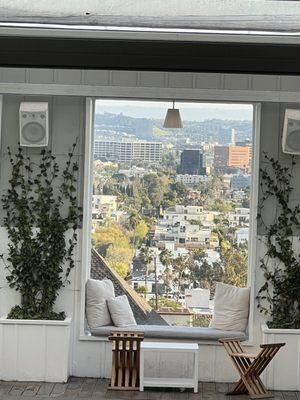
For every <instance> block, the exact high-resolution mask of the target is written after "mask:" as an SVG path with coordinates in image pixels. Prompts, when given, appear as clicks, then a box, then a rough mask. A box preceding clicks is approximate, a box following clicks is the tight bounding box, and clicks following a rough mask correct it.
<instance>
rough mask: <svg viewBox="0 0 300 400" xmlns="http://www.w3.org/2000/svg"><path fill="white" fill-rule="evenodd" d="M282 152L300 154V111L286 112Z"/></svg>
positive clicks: (291, 110)
mask: <svg viewBox="0 0 300 400" xmlns="http://www.w3.org/2000/svg"><path fill="white" fill-rule="evenodd" d="M282 151H283V152H284V153H287V154H300V110H293V109H286V110H285V115H284V123H283V132H282Z"/></svg>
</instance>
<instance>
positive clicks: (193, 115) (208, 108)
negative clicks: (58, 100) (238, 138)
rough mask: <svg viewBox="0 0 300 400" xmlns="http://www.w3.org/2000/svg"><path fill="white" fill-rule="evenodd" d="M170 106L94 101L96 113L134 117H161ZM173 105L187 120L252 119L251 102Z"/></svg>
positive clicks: (133, 102)
mask: <svg viewBox="0 0 300 400" xmlns="http://www.w3.org/2000/svg"><path fill="white" fill-rule="evenodd" d="M170 107H172V102H171V101H170V102H169V101H168V102H167V101H163V102H162V101H128V100H97V101H96V112H97V113H100V114H103V113H104V112H110V113H115V114H119V113H123V114H124V115H127V116H130V117H135V118H159V119H163V118H164V117H165V114H166V110H167V109H168V108H170ZM175 107H176V108H179V109H180V114H181V118H182V119H183V120H189V121H203V120H205V119H212V118H217V119H233V120H252V113H253V107H252V105H251V104H232V103H231V104H228V103H227V104H223V103H190V102H178V103H177V102H176V103H175Z"/></svg>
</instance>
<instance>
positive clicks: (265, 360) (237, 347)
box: [219, 339, 285, 399]
mask: <svg viewBox="0 0 300 400" xmlns="http://www.w3.org/2000/svg"><path fill="white" fill-rule="evenodd" d="M219 342H220V343H222V344H223V346H224V347H225V350H226V351H227V353H228V355H229V357H230V358H231V360H232V362H233V364H234V366H235V367H236V369H237V371H238V373H239V375H240V377H241V378H240V380H239V381H238V382H237V383H236V384H235V385H234V387H233V389H232V391H231V392H229V393H227V394H228V395H235V394H249V395H250V397H251V398H252V399H258V398H267V397H273V396H272V394H271V393H269V392H268V390H267V389H266V387H265V385H264V384H263V383H262V381H261V379H260V375H261V373H262V372H263V371H264V369H265V368H266V367H267V365H268V364H269V363H270V361H272V359H273V358H274V356H275V355H276V353H277V352H278V350H279V349H280V348H281V347H282V346H284V345H285V343H272V344H261V345H260V347H261V351H260V352H259V353H258V354H257V355H254V354H247V353H246V352H245V350H244V348H243V346H242V344H241V342H240V340H237V339H236V340H235V339H220V340H219Z"/></svg>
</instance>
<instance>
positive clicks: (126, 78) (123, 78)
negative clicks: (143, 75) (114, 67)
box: [111, 71, 138, 87]
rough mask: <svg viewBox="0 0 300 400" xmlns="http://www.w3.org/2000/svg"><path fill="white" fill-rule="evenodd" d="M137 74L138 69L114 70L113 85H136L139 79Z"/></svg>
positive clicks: (112, 75) (112, 74) (112, 73)
mask: <svg viewBox="0 0 300 400" xmlns="http://www.w3.org/2000/svg"><path fill="white" fill-rule="evenodd" d="M137 74H138V73H137V72H136V71H112V72H111V85H113V86H129V87H135V86H137V80H138V79H137Z"/></svg>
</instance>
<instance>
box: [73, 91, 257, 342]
mask: <svg viewBox="0 0 300 400" xmlns="http://www.w3.org/2000/svg"><path fill="white" fill-rule="evenodd" d="M174 98H175V99H176V95H175V93H174V96H173V97H172V99H174ZM104 99H109V100H113V99H116V100H120V99H122V100H140V101H153V100H156V101H165V99H164V98H163V97H162V98H161V99H160V98H159V95H158V94H157V95H155V96H154V95H153V93H151V90H149V91H148V90H147V88H144V93H143V96H136V95H134V93H132V96H130V95H128V96H126V97H124V93H121V92H120V94H119V95H118V94H116V93H114V94H112V95H111V96H109V97H107V96H105V97H97V98H92V97H87V98H86V124H85V151H84V159H85V161H84V200H83V228H82V235H83V241H82V274H81V277H82V278H81V284H82V286H81V299H80V333H79V339H80V340H92V341H101V340H106V339H104V338H101V337H92V336H88V335H86V333H85V283H86V280H87V279H88V278H89V276H90V269H91V248H92V247H91V215H92V207H91V205H92V178H93V150H94V147H93V142H94V116H95V102H96V100H104ZM180 100H182V101H187V102H199V103H200V102H205V99H203V100H201V99H198V100H195V99H193V98H192V96H191V98H189V97H188V96H187V97H186V98H184V99H183V98H180V99H179V100H177V101H180ZM211 102H213V103H230V102H232V99H228V100H227V101H226V100H223V99H222V101H220V100H217V99H216V100H211ZM234 103H238V104H251V105H252V106H253V129H252V140H253V145H252V161H251V163H252V165H251V189H250V231H249V243H248V246H249V250H248V254H249V258H248V273H247V285H248V286H250V314H249V323H248V340H247V341H246V342H245V345H252V344H253V331H254V311H255V310H254V309H255V269H256V251H257V243H256V238H257V220H256V217H257V205H258V191H259V154H260V120H261V103H258V102H245V101H244V102H243V101H234Z"/></svg>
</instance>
